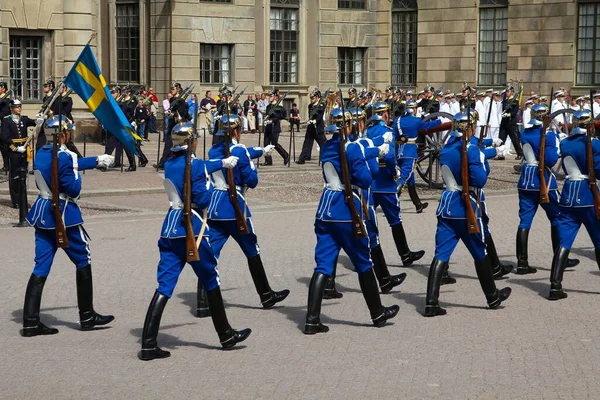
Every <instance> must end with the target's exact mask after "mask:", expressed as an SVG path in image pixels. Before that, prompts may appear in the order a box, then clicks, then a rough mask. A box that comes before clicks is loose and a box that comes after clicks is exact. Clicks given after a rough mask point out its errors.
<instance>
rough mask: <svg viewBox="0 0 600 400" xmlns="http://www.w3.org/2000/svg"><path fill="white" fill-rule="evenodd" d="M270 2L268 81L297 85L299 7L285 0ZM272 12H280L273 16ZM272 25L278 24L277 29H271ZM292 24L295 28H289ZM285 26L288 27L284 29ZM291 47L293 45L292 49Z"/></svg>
mask: <svg viewBox="0 0 600 400" xmlns="http://www.w3.org/2000/svg"><path fill="white" fill-rule="evenodd" d="M292 2H296V0H292ZM298 3H299V2H298ZM271 4H272V6H271V7H270V9H269V83H270V84H271V85H297V84H298V81H299V76H298V75H299V67H300V62H299V56H300V7H299V5H296V4H292V3H290V2H288V1H285V0H271ZM274 12H280V15H278V16H276V18H274V16H273V13H274ZM293 13H295V18H294V17H292V15H293ZM273 26H275V27H278V26H279V29H273ZM292 26H293V27H295V29H289V28H290V27H292ZM286 27H287V28H288V29H284V28H286ZM286 47H287V49H286ZM292 47H294V49H293V50H292V49H291V48H292Z"/></svg>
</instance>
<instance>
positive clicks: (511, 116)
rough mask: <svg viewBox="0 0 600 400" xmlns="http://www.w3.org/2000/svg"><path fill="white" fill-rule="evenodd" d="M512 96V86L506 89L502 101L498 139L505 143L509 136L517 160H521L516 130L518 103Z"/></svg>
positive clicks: (521, 153)
mask: <svg viewBox="0 0 600 400" xmlns="http://www.w3.org/2000/svg"><path fill="white" fill-rule="evenodd" d="M514 96H515V88H514V87H512V86H509V87H507V88H506V96H505V98H504V100H502V121H501V122H500V133H499V134H498V137H499V138H500V140H502V141H503V142H505V143H506V137H507V136H510V140H511V141H512V144H513V146H514V147H515V151H516V152H517V160H521V159H522V158H523V148H522V147H521V139H520V138H519V130H518V129H517V113H518V112H519V102H518V101H517V99H515V97H514Z"/></svg>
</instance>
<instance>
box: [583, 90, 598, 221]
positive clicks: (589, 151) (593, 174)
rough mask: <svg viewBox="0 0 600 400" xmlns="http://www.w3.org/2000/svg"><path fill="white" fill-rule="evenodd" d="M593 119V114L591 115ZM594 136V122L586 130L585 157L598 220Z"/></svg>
mask: <svg viewBox="0 0 600 400" xmlns="http://www.w3.org/2000/svg"><path fill="white" fill-rule="evenodd" d="M594 94H595V90H593V89H592V90H590V99H593V98H594ZM592 108H593V107H592ZM592 118H593V113H592ZM595 134H596V127H595V124H594V120H593V119H592V122H591V123H590V124H589V126H588V129H587V143H586V148H585V150H586V153H587V154H586V155H587V168H588V176H589V180H590V189H591V190H592V194H593V195H594V211H595V212H596V219H600V193H598V184H597V183H596V171H595V170H594V152H593V151H592V138H593V137H594V136H595Z"/></svg>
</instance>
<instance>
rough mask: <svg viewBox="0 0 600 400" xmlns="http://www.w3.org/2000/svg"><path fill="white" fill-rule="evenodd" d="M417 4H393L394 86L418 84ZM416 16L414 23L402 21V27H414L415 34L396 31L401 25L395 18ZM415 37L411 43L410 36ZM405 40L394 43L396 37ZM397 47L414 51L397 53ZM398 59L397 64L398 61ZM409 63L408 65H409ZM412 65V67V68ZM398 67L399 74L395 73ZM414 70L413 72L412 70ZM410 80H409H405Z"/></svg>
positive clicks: (406, 1) (397, 0)
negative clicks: (410, 25) (408, 25)
mask: <svg viewBox="0 0 600 400" xmlns="http://www.w3.org/2000/svg"><path fill="white" fill-rule="evenodd" d="M416 7H417V2H416V1H415V0H394V2H393V3H392V15H391V21H392V30H391V40H390V45H391V49H390V75H391V76H390V80H391V83H392V84H393V85H396V86H415V85H416V84H417V60H418V54H417V52H418V46H417V44H418V34H419V10H418V9H417V8H416ZM397 15H398V16H400V15H404V16H409V15H411V16H414V21H406V20H405V21H402V25H403V26H404V28H406V25H407V24H413V25H414V32H411V31H410V30H407V29H404V30H403V31H400V30H398V31H396V29H398V27H399V26H400V24H398V21H396V20H395V16H397ZM411 33H412V34H413V36H414V43H410V42H409V41H408V39H407V38H409V37H410V34H411ZM396 36H397V37H399V38H404V39H407V40H404V41H401V42H398V43H397V44H396V42H394V39H395V37H396ZM396 45H397V46H398V47H399V48H404V49H406V48H407V47H409V48H411V50H413V53H412V54H411V53H410V51H409V52H408V53H407V52H404V53H401V52H398V53H395V52H394V50H395V47H396ZM396 57H397V62H395V61H396ZM407 61H408V63H407ZM411 65H412V67H411ZM394 67H397V72H394V70H395V68H394ZM411 69H412V70H411ZM405 78H408V79H405Z"/></svg>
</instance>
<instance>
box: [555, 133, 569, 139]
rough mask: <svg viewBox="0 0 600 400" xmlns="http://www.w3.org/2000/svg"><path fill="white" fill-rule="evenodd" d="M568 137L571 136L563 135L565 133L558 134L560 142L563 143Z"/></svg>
mask: <svg viewBox="0 0 600 400" xmlns="http://www.w3.org/2000/svg"><path fill="white" fill-rule="evenodd" d="M568 137H569V135H567V134H566V133H563V132H561V133H559V134H558V140H560V141H562V140H563V139H566V138H568Z"/></svg>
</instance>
